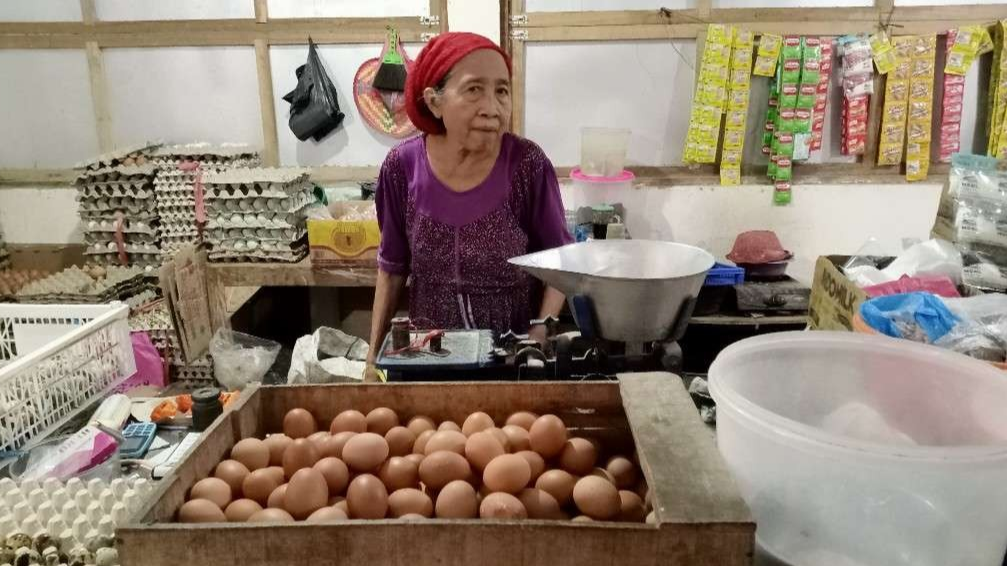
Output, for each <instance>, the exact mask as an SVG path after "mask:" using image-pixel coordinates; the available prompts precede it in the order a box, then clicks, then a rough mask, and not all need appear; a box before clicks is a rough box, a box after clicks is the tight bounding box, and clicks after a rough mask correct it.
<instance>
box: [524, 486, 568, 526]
mask: <svg viewBox="0 0 1007 566" xmlns="http://www.w3.org/2000/svg"><path fill="white" fill-rule="evenodd" d="M517 498H518V499H519V500H521V504H522V505H524V508H525V510H526V511H527V512H528V518H529V519H548V520H559V519H562V518H564V515H563V510H562V509H560V508H559V502H557V501H556V498H555V497H553V496H552V495H549V493H548V492H546V491H542V490H541V489H535V488H528V489H522V490H521V493H519V494H518V495H517Z"/></svg>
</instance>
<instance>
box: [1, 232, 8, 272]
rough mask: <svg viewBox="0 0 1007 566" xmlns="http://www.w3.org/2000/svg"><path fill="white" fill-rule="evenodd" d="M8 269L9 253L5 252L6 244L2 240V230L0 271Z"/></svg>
mask: <svg viewBox="0 0 1007 566" xmlns="http://www.w3.org/2000/svg"><path fill="white" fill-rule="evenodd" d="M4 269H10V252H8V251H7V243H6V242H4V239H3V230H0V271H3V270H4Z"/></svg>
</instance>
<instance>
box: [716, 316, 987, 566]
mask: <svg viewBox="0 0 1007 566" xmlns="http://www.w3.org/2000/svg"><path fill="white" fill-rule="evenodd" d="M710 393H711V394H712V396H713V398H714V400H715V401H716V402H717V442H718V445H719V448H720V452H721V454H722V455H723V457H724V459H725V460H726V461H727V464H728V466H729V467H730V469H731V471H732V472H733V474H734V476H735V478H736V479H737V481H738V484H739V486H740V488H741V491H742V495H743V496H744V498H745V500H746V501H747V502H748V504H749V506H750V507H751V509H752V512H753V513H754V515H755V520H756V523H757V532H756V539H757V541H758V543H759V545H760V546H761V547H762V548H763V549H765V550H766V551H768V552H769V553H771V554H772V555H773V556H774V557H775V558H777V559H779V560H782V561H784V562H786V563H788V564H791V565H793V566H899V565H907V566H908V565H912V566H956V565H961V566H965V565H968V566H984V565H990V566H993V565H999V564H1001V560H1002V559H1003V557H1004V549H1005V548H1007V376H1004V373H1003V372H1002V371H1000V370H997V369H994V368H993V367H991V366H990V365H988V364H985V363H983V362H981V361H977V360H973V359H971V358H968V357H966V356H963V355H959V354H955V353H952V352H948V351H945V350H941V349H939V348H934V347H930V346H925V345H921V344H915V343H912V342H908V341H905V340H894V339H889V338H885V337H879V336H865V335H858V334H852V333H834V332H787V333H779V334H771V335H766V336H760V337H757V338H752V339H749V340H744V341H742V342H739V343H737V344H735V345H733V346H731V347H729V348H727V349H725V350H724V351H723V352H722V353H721V354H720V356H719V357H718V358H717V359H716V361H714V363H713V365H712V366H711V367H710Z"/></svg>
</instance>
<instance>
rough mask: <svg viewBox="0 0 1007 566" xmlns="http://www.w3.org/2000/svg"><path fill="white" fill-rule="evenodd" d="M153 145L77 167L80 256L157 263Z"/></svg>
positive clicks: (102, 262)
mask: <svg viewBox="0 0 1007 566" xmlns="http://www.w3.org/2000/svg"><path fill="white" fill-rule="evenodd" d="M154 147H155V146H141V147H132V148H127V149H124V150H120V151H115V152H112V153H109V154H106V155H102V156H100V157H98V158H97V159H95V160H92V161H89V162H86V163H83V164H81V165H80V166H79V167H80V168H82V169H83V170H84V171H83V172H82V173H81V175H80V176H79V177H77V180H76V181H75V182H74V185H75V186H76V188H77V200H78V202H79V207H80V217H81V220H82V221H83V223H84V241H85V242H86V243H87V250H86V251H85V252H84V255H85V256H86V257H87V258H88V261H89V262H91V263H96V264H99V265H134V266H139V267H149V268H151V269H153V268H154V267H157V266H160V265H161V249H160V244H159V242H158V234H157V223H158V217H157V209H156V207H155V204H154V185H153V181H154V165H153V163H152V162H151V161H150V152H151V151H152V149H153V148H154Z"/></svg>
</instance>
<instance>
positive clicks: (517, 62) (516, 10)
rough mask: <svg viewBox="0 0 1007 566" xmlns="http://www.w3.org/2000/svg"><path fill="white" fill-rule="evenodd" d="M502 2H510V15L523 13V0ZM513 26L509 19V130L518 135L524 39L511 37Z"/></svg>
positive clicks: (522, 101)
mask: <svg viewBox="0 0 1007 566" xmlns="http://www.w3.org/2000/svg"><path fill="white" fill-rule="evenodd" d="M501 1H502V2H510V7H511V15H514V16H517V15H521V14H524V13H525V0H501ZM513 30H514V27H513V26H511V25H510V21H508V22H507V38H508V41H510V44H511V65H512V67H513V73H514V78H513V81H512V82H513V84H512V85H511V100H512V101H513V106H512V108H511V112H512V114H511V131H512V132H514V133H515V134H517V135H519V136H523V135H524V134H525V125H524V120H525V98H526V92H527V89H526V88H525V79H526V78H527V75H526V73H525V63H526V61H527V60H526V54H525V40H523V39H513V38H512V37H511V32H512V31H513Z"/></svg>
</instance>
